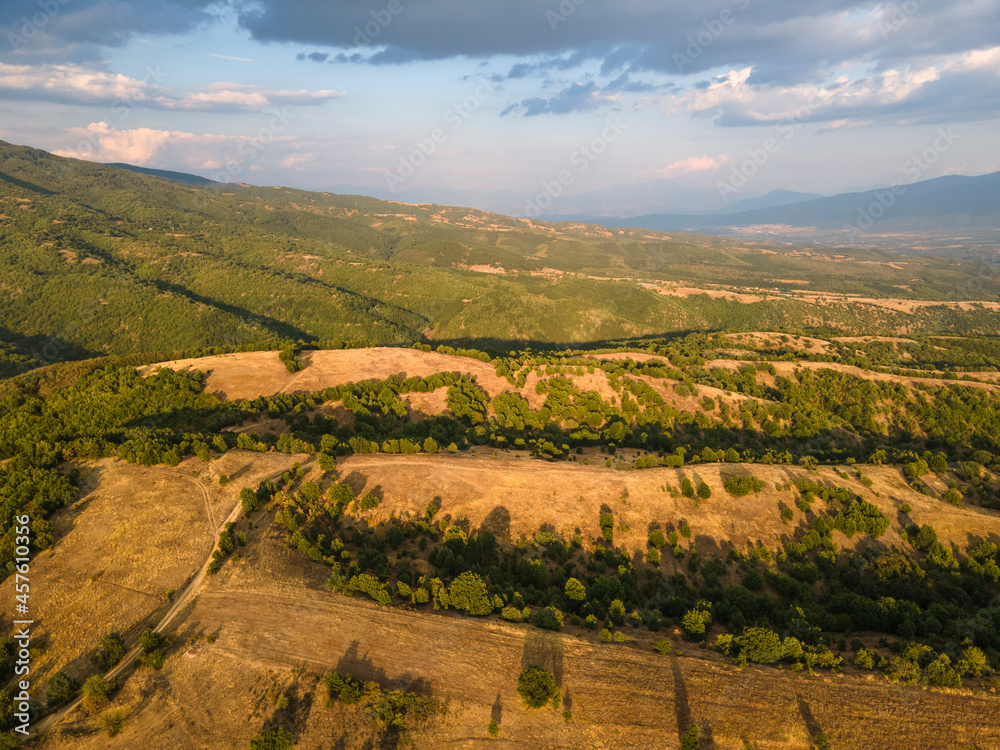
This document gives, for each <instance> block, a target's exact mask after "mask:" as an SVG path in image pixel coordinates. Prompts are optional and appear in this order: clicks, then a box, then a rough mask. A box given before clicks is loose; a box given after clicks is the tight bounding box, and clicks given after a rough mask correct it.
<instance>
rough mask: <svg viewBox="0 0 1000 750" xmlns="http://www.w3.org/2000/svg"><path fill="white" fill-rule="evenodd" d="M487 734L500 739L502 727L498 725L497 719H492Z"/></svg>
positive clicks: (487, 727)
mask: <svg viewBox="0 0 1000 750" xmlns="http://www.w3.org/2000/svg"><path fill="white" fill-rule="evenodd" d="M486 734H488V735H489V736H490V737H498V736H499V735H500V725H499V724H497V720H496V719H490V723H489V724H487V725H486Z"/></svg>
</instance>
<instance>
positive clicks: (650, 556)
mask: <svg viewBox="0 0 1000 750" xmlns="http://www.w3.org/2000/svg"><path fill="white" fill-rule="evenodd" d="M646 562H648V563H649V564H650V565H659V564H660V550H658V549H656V548H655V547H650V548H649V549H648V550H646Z"/></svg>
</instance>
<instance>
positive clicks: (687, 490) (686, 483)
mask: <svg viewBox="0 0 1000 750" xmlns="http://www.w3.org/2000/svg"><path fill="white" fill-rule="evenodd" d="M681 494H682V495H684V497H694V485H693V484H692V483H691V480H690V479H688V478H687V477H684V480H683V481H682V482H681Z"/></svg>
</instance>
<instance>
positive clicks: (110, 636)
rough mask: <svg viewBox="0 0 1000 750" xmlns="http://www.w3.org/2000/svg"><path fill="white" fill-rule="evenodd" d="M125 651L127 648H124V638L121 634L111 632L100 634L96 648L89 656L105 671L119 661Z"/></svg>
mask: <svg viewBox="0 0 1000 750" xmlns="http://www.w3.org/2000/svg"><path fill="white" fill-rule="evenodd" d="M127 652H128V649H127V648H125V639H124V638H123V637H122V634H121V633H118V632H111V633H106V634H105V635H103V636H101V640H100V642H99V643H98V644H97V650H96V651H95V652H94V655H93V656H92V657H91V658H92V659H93V660H94V663H95V664H97V666H98V667H100V668H101V669H102V670H104V671H105V672H106V671H107V670H109V669H111V668H112V667H114V666H115V665H116V664H117V663H118V662H120V661H121V660H122V657H124V656H125V654H126V653H127Z"/></svg>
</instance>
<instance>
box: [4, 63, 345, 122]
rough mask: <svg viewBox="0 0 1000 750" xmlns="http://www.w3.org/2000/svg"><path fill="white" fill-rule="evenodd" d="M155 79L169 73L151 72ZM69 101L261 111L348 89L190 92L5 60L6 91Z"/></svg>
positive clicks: (98, 71)
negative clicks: (10, 62) (178, 91)
mask: <svg viewBox="0 0 1000 750" xmlns="http://www.w3.org/2000/svg"><path fill="white" fill-rule="evenodd" d="M150 77H151V78H154V79H156V78H163V76H161V75H160V74H159V73H158V72H157V71H151V73H150ZM4 94H6V95H7V96H8V97H16V98H28V99H41V100H47V101H56V102H60V103H68V104H81V105H95V104H105V105H108V106H128V107H147V108H152V109H174V110H185V111H206V112H207V111H211V112H259V111H262V110H264V109H265V108H267V107H275V106H279V105H280V106H288V105H295V106H312V105H318V104H322V103H324V102H326V101H329V100H330V99H336V98H338V97H341V96H344V92H342V91H334V90H332V89H322V90H320V91H309V90H307V89H300V90H298V91H287V90H269V89H260V88H257V87H256V86H249V85H244V84H239V83H214V84H211V85H209V86H202V87H200V88H198V89H196V90H195V91H193V92H190V93H175V92H172V91H170V90H168V89H166V88H165V87H163V86H160V85H157V84H156V83H154V82H150V81H146V80H139V79H136V78H130V77H129V76H125V75H121V74H119V73H112V72H110V71H108V70H106V69H105V68H103V67H92V66H83V65H37V66H32V65H8V64H5V63H0V96H2V95H4Z"/></svg>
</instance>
